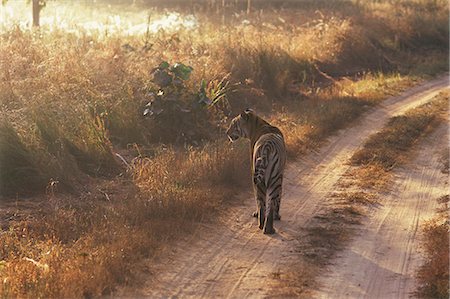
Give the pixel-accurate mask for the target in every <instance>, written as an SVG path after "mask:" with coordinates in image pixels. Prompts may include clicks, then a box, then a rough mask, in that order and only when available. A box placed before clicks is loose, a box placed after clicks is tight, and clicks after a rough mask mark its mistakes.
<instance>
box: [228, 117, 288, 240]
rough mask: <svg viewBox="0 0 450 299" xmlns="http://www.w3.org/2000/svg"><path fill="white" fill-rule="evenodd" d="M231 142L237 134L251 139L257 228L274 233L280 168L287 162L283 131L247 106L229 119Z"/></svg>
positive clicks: (278, 208)
mask: <svg viewBox="0 0 450 299" xmlns="http://www.w3.org/2000/svg"><path fill="white" fill-rule="evenodd" d="M226 134H227V136H228V138H229V139H230V141H231V142H235V141H236V140H238V139H239V138H240V137H242V138H247V139H250V146H251V147H250V150H251V161H252V168H251V170H252V177H253V189H254V193H255V197H256V206H257V210H256V212H255V213H253V216H254V217H258V221H259V229H262V230H263V232H264V234H274V233H275V229H274V227H273V221H274V220H280V219H281V216H280V201H281V191H282V185H283V172H284V168H285V165H286V146H285V143H284V137H283V133H282V132H281V131H280V129H278V128H277V127H275V126H272V125H270V124H269V123H268V122H267V121H265V120H264V119H262V118H261V117H259V116H258V115H257V114H256V113H255V112H254V111H253V110H251V109H246V110H245V111H243V112H242V113H241V114H240V115H238V116H236V117H235V118H233V119H232V121H231V124H230V126H229V128H228V130H227V132H226Z"/></svg>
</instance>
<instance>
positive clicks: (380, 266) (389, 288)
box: [316, 123, 449, 299]
mask: <svg viewBox="0 0 450 299" xmlns="http://www.w3.org/2000/svg"><path fill="white" fill-rule="evenodd" d="M447 129H448V123H445V124H443V125H441V126H440V127H439V128H438V129H437V130H436V131H435V132H434V133H433V134H431V135H430V136H428V137H427V138H426V139H425V140H423V141H422V142H421V143H420V145H419V147H418V149H417V151H418V152H419V154H418V155H417V157H416V158H415V159H414V160H413V161H411V162H409V163H407V164H406V165H405V166H404V167H402V168H400V169H398V170H396V171H394V176H395V183H394V186H393V188H392V190H391V191H390V192H389V193H388V194H386V195H385V196H384V198H382V199H381V200H380V201H379V206H378V207H377V208H374V209H372V214H371V216H370V217H369V219H368V220H367V221H365V224H364V226H363V227H362V228H361V229H360V234H359V236H358V237H357V238H355V239H354V240H353V241H352V242H351V244H350V245H349V246H348V247H347V249H345V250H344V251H343V252H342V253H341V254H340V257H339V258H337V259H336V261H335V264H334V265H333V266H331V267H330V268H329V269H328V271H326V272H327V273H328V275H327V276H326V277H323V279H321V280H320V281H319V284H320V285H321V290H320V292H318V294H317V296H316V297H317V298H386V299H389V298H409V297H410V296H411V295H412V292H414V290H415V287H416V284H415V274H416V273H417V269H418V267H419V266H420V264H421V256H420V251H419V244H418V243H419V242H418V241H419V239H420V236H419V234H418V230H419V228H420V227H421V225H422V224H423V223H424V222H425V221H427V220H430V219H432V218H433V217H434V216H435V213H436V209H437V207H438V202H437V201H436V199H437V198H439V197H440V196H442V195H445V194H448V182H447V180H448V175H446V174H443V173H442V172H441V162H440V161H439V160H440V155H441V153H442V151H443V150H444V149H445V148H448V137H449V136H448V131H447ZM446 141H447V142H446Z"/></svg>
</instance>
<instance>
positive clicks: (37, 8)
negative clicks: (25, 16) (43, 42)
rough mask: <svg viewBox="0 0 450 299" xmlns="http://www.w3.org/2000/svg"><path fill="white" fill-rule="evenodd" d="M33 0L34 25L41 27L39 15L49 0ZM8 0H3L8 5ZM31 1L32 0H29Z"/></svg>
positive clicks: (3, 3)
mask: <svg viewBox="0 0 450 299" xmlns="http://www.w3.org/2000/svg"><path fill="white" fill-rule="evenodd" d="M31 1H32V6H31V8H32V12H33V26H35V27H39V15H40V13H41V10H42V9H43V8H44V7H45V5H46V4H47V0H31ZM7 2H8V0H2V5H6V3H7ZM27 2H28V3H30V0H28V1H27Z"/></svg>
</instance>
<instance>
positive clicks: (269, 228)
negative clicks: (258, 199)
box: [263, 198, 275, 235]
mask: <svg viewBox="0 0 450 299" xmlns="http://www.w3.org/2000/svg"><path fill="white" fill-rule="evenodd" d="M273 212H274V206H273V202H272V199H271V198H269V199H268V200H267V209H266V215H265V218H266V219H265V223H264V226H263V232H264V234H266V235H271V234H274V233H275V229H274V228H273V216H274V215H273Z"/></svg>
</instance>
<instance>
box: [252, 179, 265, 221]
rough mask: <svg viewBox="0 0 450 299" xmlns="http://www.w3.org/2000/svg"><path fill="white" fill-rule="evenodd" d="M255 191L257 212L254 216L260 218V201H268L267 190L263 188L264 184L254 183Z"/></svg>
mask: <svg viewBox="0 0 450 299" xmlns="http://www.w3.org/2000/svg"><path fill="white" fill-rule="evenodd" d="M254 188H255V193H256V212H254V213H253V217H256V218H258V215H259V207H260V203H259V202H261V201H262V202H265V201H266V191H265V190H264V189H263V188H262V186H257V185H254Z"/></svg>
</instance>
